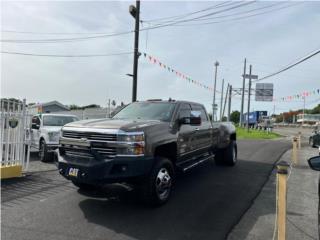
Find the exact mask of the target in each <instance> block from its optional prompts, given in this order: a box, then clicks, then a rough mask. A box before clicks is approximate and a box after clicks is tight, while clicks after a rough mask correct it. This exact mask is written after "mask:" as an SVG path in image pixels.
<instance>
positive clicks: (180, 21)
mask: <svg viewBox="0 0 320 240" xmlns="http://www.w3.org/2000/svg"><path fill="white" fill-rule="evenodd" d="M255 2H256V1H255V0H254V1H248V2H244V3H241V4H238V5H236V6H232V7H229V8H225V9H222V10H219V11H215V12H212V13H207V14H205V15H201V16H197V17H194V18H189V19H184V20H179V21H174V22H171V23H168V24H163V25H161V24H158V25H154V28H156V27H157V26H160V27H166V26H172V25H176V24H179V23H185V22H190V21H195V20H197V19H202V18H204V17H209V16H212V15H216V14H219V13H223V12H228V11H230V10H233V9H237V8H240V7H243V6H246V5H250V4H252V3H255Z"/></svg>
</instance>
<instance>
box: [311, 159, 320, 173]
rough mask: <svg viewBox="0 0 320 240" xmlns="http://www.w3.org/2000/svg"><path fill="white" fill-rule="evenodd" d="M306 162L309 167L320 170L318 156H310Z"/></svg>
mask: <svg viewBox="0 0 320 240" xmlns="http://www.w3.org/2000/svg"><path fill="white" fill-rule="evenodd" d="M308 163H309V166H310V167H311V169H313V170H316V171H320V156H316V157H312V158H310V159H309V160H308Z"/></svg>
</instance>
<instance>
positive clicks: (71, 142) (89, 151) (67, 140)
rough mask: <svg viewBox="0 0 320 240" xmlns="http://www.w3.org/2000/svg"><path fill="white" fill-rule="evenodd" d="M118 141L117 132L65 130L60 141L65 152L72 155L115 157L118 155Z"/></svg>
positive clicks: (78, 156)
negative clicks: (116, 145) (116, 146)
mask: <svg viewBox="0 0 320 240" xmlns="http://www.w3.org/2000/svg"><path fill="white" fill-rule="evenodd" d="M116 141H117V135H116V134H110V133H108V134H104V133H94V132H78V131H63V132H62V139H61V140H60V143H61V147H62V148H63V150H64V154H65V155H67V156H70V157H74V158H87V159H94V158H96V159H113V158H114V157H115V156H116V155H117V149H116V148H115V147H114V144H115V142H116ZM110 142H111V143H110Z"/></svg>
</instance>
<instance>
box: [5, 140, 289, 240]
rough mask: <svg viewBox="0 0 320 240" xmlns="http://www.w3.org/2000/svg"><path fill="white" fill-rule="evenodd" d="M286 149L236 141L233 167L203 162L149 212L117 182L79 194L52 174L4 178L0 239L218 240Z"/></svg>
mask: <svg viewBox="0 0 320 240" xmlns="http://www.w3.org/2000/svg"><path fill="white" fill-rule="evenodd" d="M289 146H290V143H289V142H288V141H285V140H273V141H248V140H241V141H239V143H238V149H239V150H238V151H239V162H238V164H237V165H236V166H235V167H232V168H230V167H217V166H215V165H214V164H212V163H207V164H204V165H203V166H200V167H198V168H196V169H193V170H192V171H190V172H189V173H186V174H182V175H180V176H179V177H178V179H177V182H176V185H175V189H174V192H173V195H172V198H171V199H170V201H169V202H168V203H167V204H166V205H165V206H162V207H160V208H155V209H153V208H149V207H146V206H144V205H142V204H141V203H140V201H139V200H138V199H139V198H138V196H137V195H136V193H135V191H134V190H130V189H127V188H125V187H123V186H120V185H113V186H108V187H106V189H104V192H103V193H94V192H92V193H88V194H87V196H85V195H82V194H80V193H79V192H78V190H77V189H76V188H75V187H73V186H72V184H70V183H69V182H67V181H66V180H64V179H63V178H62V177H60V176H59V174H58V172H57V171H47V172H41V173H33V174H31V175H30V176H27V177H26V178H24V179H21V180H14V181H12V180H10V181H5V182H3V183H2V189H1V191H2V197H1V200H2V206H1V207H2V223H1V224H2V228H1V235H2V239H3V240H23V239H30V240H38V239H39V240H43V239H46V240H65V239H72V240H73V239H74V240H79V239H80V240H81V239H95V240H98V239H99V240H100V239H101V240H102V239H103V240H106V239H108V240H116V239H117V240H118V239H121V240H125V239H139V240H154V239H159V240H160V239H161V240H171V239H175V240H179V239H181V240H182V239H183V240H185V239H192V240H197V239H215V240H216V239H225V238H226V236H227V234H228V233H229V232H230V231H231V229H232V227H233V226H234V225H235V224H236V223H237V222H238V221H239V220H240V219H241V216H242V215H243V214H244V213H245V211H246V210H247V209H248V208H249V207H250V206H251V204H252V201H253V200H254V198H255V197H256V196H257V194H259V191H260V190H261V188H262V186H263V185H264V183H265V182H266V181H267V179H268V176H269V174H270V171H271V170H272V168H273V164H274V163H275V162H276V161H277V160H278V159H279V158H280V156H281V155H282V153H284V151H285V150H286V149H288V147H289Z"/></svg>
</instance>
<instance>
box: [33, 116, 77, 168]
mask: <svg viewBox="0 0 320 240" xmlns="http://www.w3.org/2000/svg"><path fill="white" fill-rule="evenodd" d="M74 121H79V118H78V117H77V116H74V115H65V114H51V113H44V114H37V115H34V116H33V117H32V124H31V131H30V135H31V147H33V148H36V149H37V150H38V151H39V157H40V160H41V161H43V162H47V161H50V160H52V157H53V154H52V152H53V151H54V150H55V149H57V148H58V146H59V138H60V131H61V128H62V127H63V126H64V125H65V124H67V123H70V122H74Z"/></svg>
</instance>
